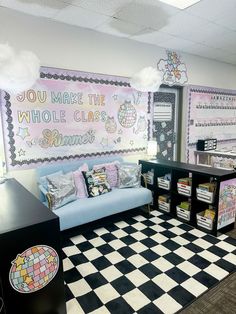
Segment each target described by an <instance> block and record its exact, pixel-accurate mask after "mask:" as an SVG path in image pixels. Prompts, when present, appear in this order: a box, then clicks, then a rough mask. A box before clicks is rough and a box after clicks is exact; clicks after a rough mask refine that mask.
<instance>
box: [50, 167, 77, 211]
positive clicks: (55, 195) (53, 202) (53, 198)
mask: <svg viewBox="0 0 236 314" xmlns="http://www.w3.org/2000/svg"><path fill="white" fill-rule="evenodd" d="M47 180H48V193H47V195H46V196H47V198H48V204H49V208H50V209H57V208H59V207H61V206H63V205H65V204H67V203H69V202H72V201H74V200H75V199H76V188H75V184H74V179H73V176H72V173H71V172H70V173H67V174H64V175H63V174H62V175H60V176H59V177H50V178H49V177H47Z"/></svg>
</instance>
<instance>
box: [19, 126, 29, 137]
mask: <svg viewBox="0 0 236 314" xmlns="http://www.w3.org/2000/svg"><path fill="white" fill-rule="evenodd" d="M16 135H17V136H19V137H21V138H22V140H24V139H25V138H26V137H27V136H30V134H29V130H28V128H21V127H19V128H18V133H17V134H16Z"/></svg>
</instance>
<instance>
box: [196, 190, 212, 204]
mask: <svg viewBox="0 0 236 314" xmlns="http://www.w3.org/2000/svg"><path fill="white" fill-rule="evenodd" d="M196 190H197V199H198V200H199V201H203V202H205V203H208V204H211V203H213V201H214V193H213V192H208V191H204V190H202V189H199V188H197V189H196Z"/></svg>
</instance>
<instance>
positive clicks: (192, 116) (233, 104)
mask: <svg viewBox="0 0 236 314" xmlns="http://www.w3.org/2000/svg"><path fill="white" fill-rule="evenodd" d="M187 99H188V110H187V137H186V160H187V161H188V162H190V163H194V151H195V150H196V143H197V141H198V140H199V139H206V138H216V139H217V148H222V147H228V146H229V147H232V146H235V145H236V132H235V130H236V91H233V90H224V89H218V88H210V87H201V86H189V87H188V91H187Z"/></svg>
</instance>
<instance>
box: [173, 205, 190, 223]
mask: <svg viewBox="0 0 236 314" xmlns="http://www.w3.org/2000/svg"><path fill="white" fill-rule="evenodd" d="M176 210H177V216H178V217H179V218H182V219H184V220H186V221H190V210H186V209H184V208H181V207H179V206H176Z"/></svg>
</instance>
